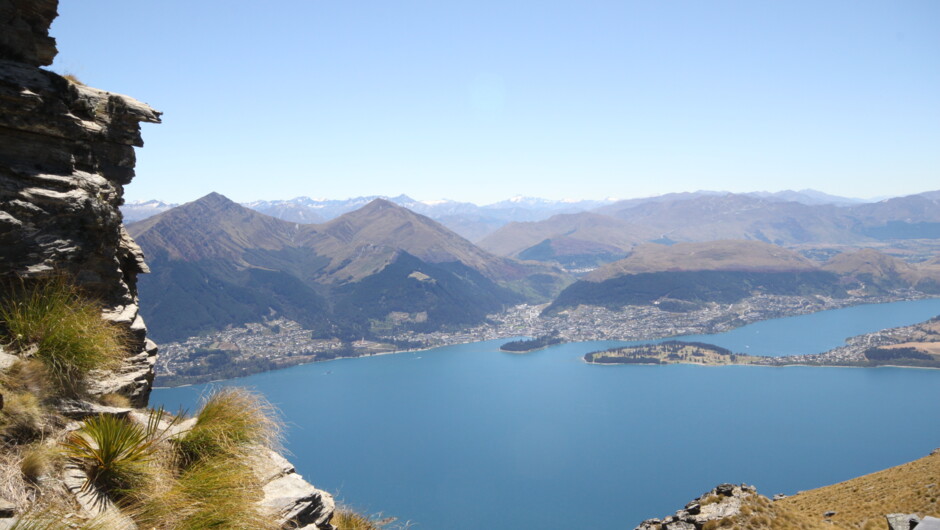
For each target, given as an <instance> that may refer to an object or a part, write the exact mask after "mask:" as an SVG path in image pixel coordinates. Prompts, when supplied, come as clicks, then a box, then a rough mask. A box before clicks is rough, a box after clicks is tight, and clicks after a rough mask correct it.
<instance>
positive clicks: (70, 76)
mask: <svg viewBox="0 0 940 530" xmlns="http://www.w3.org/2000/svg"><path fill="white" fill-rule="evenodd" d="M62 77H63V78H64V79H65V80H66V81H68V82H69V83H72V84H75V85H84V84H85V83H82V82H81V80H79V79H78V77H76V76H75V74H64V75H63V76H62Z"/></svg>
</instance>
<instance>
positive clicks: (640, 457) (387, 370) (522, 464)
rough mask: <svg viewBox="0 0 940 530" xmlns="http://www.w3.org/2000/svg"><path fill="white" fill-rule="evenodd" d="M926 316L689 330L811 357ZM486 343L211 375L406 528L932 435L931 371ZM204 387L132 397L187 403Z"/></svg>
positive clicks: (845, 473)
mask: <svg viewBox="0 0 940 530" xmlns="http://www.w3.org/2000/svg"><path fill="white" fill-rule="evenodd" d="M938 314H940V299H931V300H919V301H912V302H897V303H892V304H879V305H868V306H858V307H852V308H846V309H839V310H833V311H826V312H821V313H815V314H811V315H803V316H798V317H791V318H782V319H776V320H772V321H765V322H761V323H757V324H752V325H749V326H745V327H743V328H739V329H737V330H734V331H730V332H727V333H722V334H717V335H711V336H695V337H688V338H689V339H692V340H702V341H705V342H710V343H713V344H717V345H720V346H724V347H726V348H729V349H732V350H734V351H741V352H747V353H759V354H768V355H785V354H795V353H819V352H822V351H825V350H827V349H830V348H832V347H835V346H839V345H841V344H842V343H843V340H844V339H845V338H847V337H849V336H852V335H857V334H861V333H865V332H871V331H876V330H878V329H882V328H886V327H893V326H899V325H906V324H913V323H916V322H920V321H923V320H926V319H928V318H930V317H932V316H936V315H938ZM503 342H505V341H502V340H500V341H489V342H482V343H475V344H465V345H460V346H450V347H443V348H436V349H434V350H429V351H423V352H415V353H404V354H397V355H385V356H378V357H370V358H361V359H344V360H339V361H333V362H328V363H319V364H311V365H306V366H297V367H294V368H288V369H285V370H279V371H276V372H268V373H264V374H258V375H255V376H251V377H246V378H243V379H238V380H233V381H226V382H223V383H221V384H234V385H240V386H247V387H250V388H254V389H256V390H258V391H260V392H262V393H264V394H265V395H266V396H267V397H268V399H270V400H271V401H272V402H273V403H275V404H276V405H277V406H278V407H279V408H280V410H281V411H282V413H283V416H284V418H285V420H286V421H287V422H288V430H287V439H286V446H287V448H288V449H289V450H290V451H291V452H292V453H293V455H292V456H291V460H292V461H293V462H294V464H295V465H296V466H297V469H298V471H299V472H300V473H301V474H303V475H304V477H305V478H307V479H308V480H309V481H310V482H312V483H313V484H315V485H317V486H318V487H320V488H323V489H326V490H328V491H331V492H333V493H334V494H335V495H336V497H337V498H338V499H339V500H341V501H344V502H345V503H347V504H350V505H352V506H353V507H355V508H357V509H359V510H360V511H363V512H366V513H376V512H383V513H384V514H385V515H393V516H396V517H398V518H399V519H400V520H401V521H407V520H410V521H412V522H413V523H414V526H413V528H418V529H464V528H466V529H470V528H473V529H476V528H491V529H528V528H539V529H554V528H559V529H561V528H591V529H607V528H632V527H633V526H635V525H636V524H638V523H639V522H640V521H642V520H643V519H646V518H649V517H659V516H663V515H667V514H669V513H672V512H674V511H675V510H677V509H679V508H681V507H682V506H683V505H684V504H685V503H686V502H688V501H689V500H691V499H692V498H693V497H696V496H698V495H700V494H701V493H703V492H705V491H707V490H709V489H711V488H712V487H714V486H715V485H716V484H718V483H721V482H735V483H740V482H747V483H749V484H754V485H756V486H757V488H758V491H760V492H761V493H763V494H766V495H773V494H774V493H779V492H782V493H794V492H796V491H798V490H803V489H810V488H814V487H818V486H822V485H826V484H832V483H835V482H839V481H842V480H845V479H848V478H851V477H854V476H857V475H861V474H865V473H870V472H872V471H876V470H879V469H883V468H886V467H890V466H894V465H897V464H900V463H903V462H906V461H909V460H913V459H916V458H919V457H921V456H924V455H926V454H928V453H929V452H930V451H931V450H932V449H934V448H935V447H938V446H940V408H938V403H940V370H917V369H903V368H811V367H785V368H771V367H746V366H731V367H699V366H688V365H670V366H636V365H633V366H628V365H621V366H596V365H588V364H585V363H583V362H582V361H581V356H582V355H583V354H584V353H587V352H589V351H594V350H597V349H603V348H608V347H612V346H616V345H621V344H625V343H622V342H611V341H607V342H585V343H574V344H562V345H558V346H554V347H551V348H548V349H546V350H542V351H538V352H534V353H530V354H527V355H512V354H505V353H500V352H499V351H498V347H499V345H500V344H502V343H503ZM205 389H206V385H198V386H191V387H182V388H174V389H157V390H155V391H154V392H153V396H152V398H151V404H153V405H157V404H164V405H165V406H166V407H167V408H168V409H171V410H175V409H177V408H179V407H180V406H182V407H184V408H187V409H189V410H190V411H192V410H195V409H196V408H197V403H198V397H199V395H200V394H201V393H202V392H204V391H205Z"/></svg>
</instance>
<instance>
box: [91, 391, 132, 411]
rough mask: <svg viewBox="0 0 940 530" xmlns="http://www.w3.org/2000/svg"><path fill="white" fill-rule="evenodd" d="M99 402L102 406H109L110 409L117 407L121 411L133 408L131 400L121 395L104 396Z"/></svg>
mask: <svg viewBox="0 0 940 530" xmlns="http://www.w3.org/2000/svg"><path fill="white" fill-rule="evenodd" d="M98 401H100V402H101V404H102V405H107V406H109V407H117V408H121V409H128V408H131V400H130V399H129V398H128V397H127V396H123V395H121V394H104V395H103V396H101V397H100V398H98Z"/></svg>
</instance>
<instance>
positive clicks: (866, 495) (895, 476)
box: [637, 450, 940, 530]
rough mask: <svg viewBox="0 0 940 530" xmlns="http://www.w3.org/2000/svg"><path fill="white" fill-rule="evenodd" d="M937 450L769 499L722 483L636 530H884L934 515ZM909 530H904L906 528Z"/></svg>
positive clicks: (939, 477)
mask: <svg viewBox="0 0 940 530" xmlns="http://www.w3.org/2000/svg"><path fill="white" fill-rule="evenodd" d="M938 488H940V450H934V451H933V452H932V453H930V455H929V456H925V457H923V458H920V459H918V460H914V461H913V462H908V463H906V464H901V465H899V466H896V467H892V468H888V469H885V470H882V471H878V472H875V473H871V474H869V475H864V476H861V477H857V478H853V479H851V480H847V481H845V482H840V483H838V484H833V485H831V486H825V487H822V488H817V489H814V490H809V491H803V492H800V493H797V494H796V495H792V496H790V497H785V498H781V499H779V500H776V501H772V500H770V499H768V498H767V497H764V496H762V495H759V494H757V492H756V491H755V490H754V489H753V488H752V487H750V486H743V485H742V486H732V485H731V484H723V485H720V486H718V487H717V488H716V489H714V490H712V491H710V492H708V493H706V494H704V495H702V496H701V497H699V498H698V499H695V500H694V501H692V502H690V503H689V504H688V505H686V508H685V509H683V510H679V511H678V512H676V514H675V515H672V516H669V517H666V518H664V519H648V520H646V521H644V522H643V523H642V524H640V526H638V527H637V530H668V529H680V528H682V529H690V530H691V529H702V530H711V529H717V528H739V529H742V530H762V529H773V530H791V529H793V530H797V529H799V530H816V529H834V528H852V529H863V530H876V529H878V530H881V529H888V528H890V527H889V526H888V519H887V517H886V516H888V515H889V514H903V516H901V517H896V519H905V520H906V519H908V518H909V516H910V515H913V516H916V517H917V519H918V520H919V519H923V518H924V517H927V516H930V517H937V516H938V515H940V490H938ZM907 528H910V527H907Z"/></svg>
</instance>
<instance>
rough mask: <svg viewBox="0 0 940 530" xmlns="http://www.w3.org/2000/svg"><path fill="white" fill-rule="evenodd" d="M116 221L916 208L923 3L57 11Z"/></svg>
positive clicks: (65, 62)
mask: <svg viewBox="0 0 940 530" xmlns="http://www.w3.org/2000/svg"><path fill="white" fill-rule="evenodd" d="M59 13H60V16H59V18H58V19H57V20H56V22H55V23H54V24H53V26H52V33H53V36H55V37H56V39H57V40H58V43H59V56H58V57H57V59H56V62H55V63H54V65H53V67H52V68H53V69H54V70H56V71H59V72H62V73H66V72H68V73H73V74H75V75H77V76H78V77H79V78H80V79H81V80H82V81H84V82H85V83H87V84H89V85H91V86H95V87H99V88H104V89H107V90H111V91H114V92H120V93H124V94H128V95H131V96H133V97H136V98H137V99H140V100H142V101H145V102H147V103H149V104H150V105H152V106H153V107H155V108H157V109H158V110H161V111H163V112H164V113H165V114H164V123H163V124H162V125H146V126H145V127H144V140H145V142H146V147H145V148H144V149H140V150H138V170H137V174H138V176H137V178H136V179H135V181H134V182H133V183H132V184H131V185H130V186H128V188H127V198H128V200H137V199H150V198H159V199H164V200H167V201H172V202H183V201H188V200H192V199H195V198H197V197H199V196H201V195H203V194H205V193H208V192H210V191H218V192H220V193H223V194H225V195H227V196H229V197H231V198H233V199H235V200H239V201H247V200H253V199H275V198H284V199H286V198H292V197H295V196H299V195H308V196H313V197H329V198H345V197H350V196H358V195H373V194H381V195H397V194H399V193H406V194H408V195H411V196H412V197H414V198H417V199H424V200H429V199H439V198H451V199H456V200H466V201H471V202H477V203H481V204H483V203H488V202H495V201H497V200H501V199H504V198H508V197H510V196H513V195H530V196H540V197H546V198H553V199H561V198H602V197H611V196H612V197H620V198H628V197H640V196H649V195H657V194H661V193H667V192H674V191H691V190H697V189H712V190H729V191H754V190H770V191H775V190H781V189H801V188H815V189H819V190H821V191H825V192H829V193H834V194H839V195H847V196H856V197H871V196H888V195H890V196H893V195H904V194H909V193H917V192H921V191H926V190H931V189H940V2H937V1H934V0H923V1H917V0H886V1H877V2H873V1H855V0H852V1H844V2H836V1H824V0H812V1H795V0H788V1H785V2H776V1H774V2H771V1H760V0H755V1H720V0H719V1H707V2H703V1H698V0H695V1H681V2H680V1H670V0H664V1H652V0H650V1H648V2H627V1H617V2H614V1H611V2H591V1H570V2H553V1H545V0H539V1H510V2H506V1H498V2H492V1H489V0H473V1H466V2H465V1H450V0H449V1H368V2H367V1H351V0H350V1H346V0H283V1H270V2H259V1H257V0H253V1H246V0H198V1H196V0H186V1H181V0H160V1H156V0H132V1H128V0H61V1H60V6H59Z"/></svg>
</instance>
